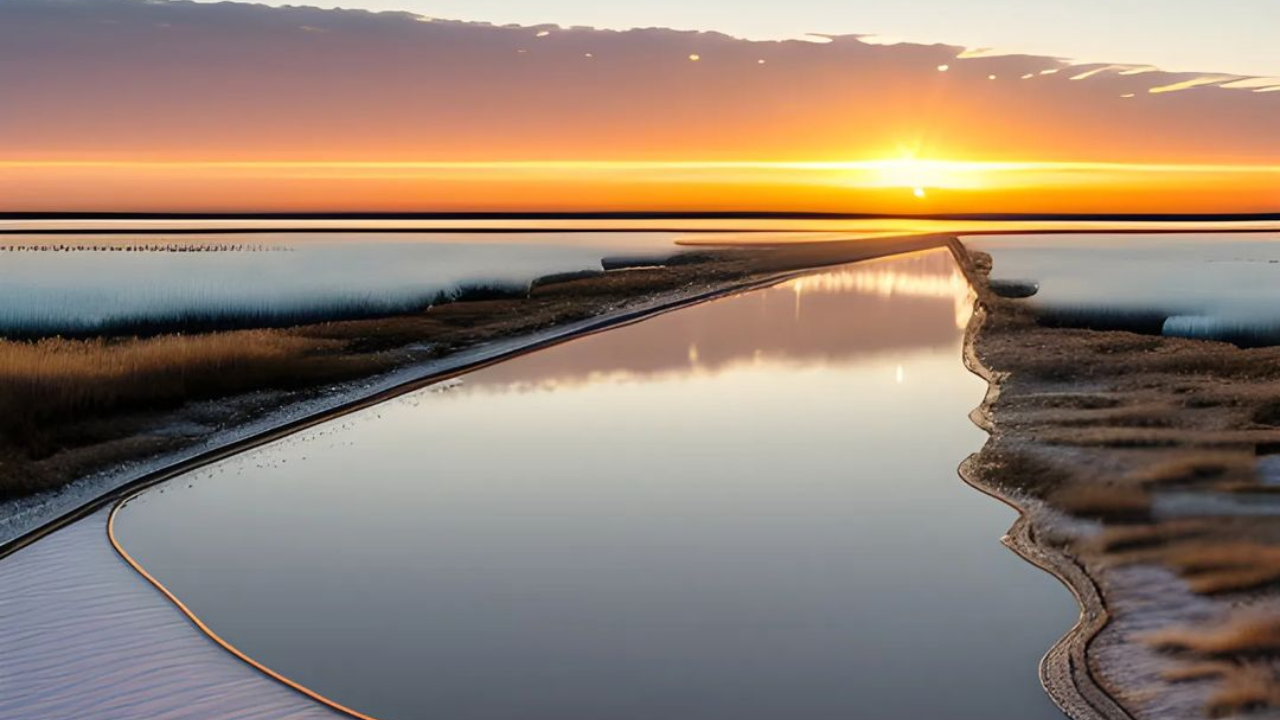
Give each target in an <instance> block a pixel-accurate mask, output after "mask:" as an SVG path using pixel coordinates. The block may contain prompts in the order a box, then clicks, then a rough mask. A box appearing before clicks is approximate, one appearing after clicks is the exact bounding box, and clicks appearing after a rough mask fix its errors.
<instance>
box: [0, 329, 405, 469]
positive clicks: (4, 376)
mask: <svg viewBox="0 0 1280 720" xmlns="http://www.w3.org/2000/svg"><path fill="white" fill-rule="evenodd" d="M343 350H344V344H343V343H342V342H340V341H335V340H323V339H315V338H307V337H302V336H297V335H293V334H290V333H287V332H279V331H269V330H248V331H238V332H228V333H217V334H211V335H195V336H181V335H178V336H168V337H160V338H152V339H145V340H139V339H125V340H102V339H98V340H64V339H56V338H55V339H48V340H41V341H37V342H12V341H0V432H3V437H4V439H5V440H6V441H7V442H8V444H11V445H17V446H20V447H21V448H22V449H23V450H24V452H25V453H26V455H27V456H29V457H37V458H38V457H41V456H43V455H46V454H48V453H50V452H53V451H55V450H56V449H58V446H59V445H60V439H59V437H58V436H59V435H60V430H62V429H64V427H63V426H64V424H66V423H75V422H82V421H84V420H86V419H93V418H101V417H106V416H111V415H114V414H118V413H122V412H136V411H140V410H148V409H158V408H169V407H174V406H176V405H180V404H182V403H183V402H186V401H189V400H194V399H201V398H210V397H220V396H224V395H230V394H234V393H237V392H245V391H248V390H255V389H263V388H289V387H299V386H303V385H307V384H312V383H316V382H326V381H332V380H335V379H338V378H343V377H351V376H355V375H358V374H362V373H368V372H371V371H373V370H376V369H378V368H379V367H380V366H381V364H382V363H381V361H380V359H379V358H378V357H377V356H362V355H356V356H349V355H343V354H342V351H343Z"/></svg>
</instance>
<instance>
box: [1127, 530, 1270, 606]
mask: <svg viewBox="0 0 1280 720" xmlns="http://www.w3.org/2000/svg"><path fill="white" fill-rule="evenodd" d="M1150 559H1154V560H1157V561H1159V562H1162V563H1164V564H1165V565H1168V566H1169V567H1172V568H1173V569H1174V570H1176V571H1177V572H1178V574H1179V575H1181V576H1182V578H1183V579H1184V580H1186V582H1187V585H1188V586H1189V587H1190V588H1191V590H1192V591H1194V592H1197V593H1200V594H1204V595H1215V594H1221V593H1228V592H1241V591H1244V590H1253V589H1256V588H1260V587H1264V586H1267V585H1271V584H1274V583H1276V582H1280V547H1277V546H1275V545H1268V544H1264V543H1259V542H1253V541H1248V540H1241V541H1225V542H1209V541H1202V542H1199V541H1192V542H1185V543H1177V544H1174V545H1170V546H1169V547H1166V548H1162V549H1160V550H1158V551H1156V552H1155V553H1154V555H1153V556H1152V557H1151V558H1150Z"/></svg>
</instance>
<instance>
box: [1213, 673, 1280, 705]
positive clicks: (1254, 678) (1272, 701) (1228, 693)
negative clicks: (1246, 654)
mask: <svg viewBox="0 0 1280 720" xmlns="http://www.w3.org/2000/svg"><path fill="white" fill-rule="evenodd" d="M1276 707H1280V683H1277V682H1276V673H1275V670H1274V669H1272V668H1271V667H1269V666H1267V665H1245V666H1243V667H1240V668H1238V669H1237V670H1235V671H1233V672H1231V673H1229V674H1228V675H1227V676H1226V677H1224V678H1223V679H1222V681H1221V684H1220V685H1219V687H1218V689H1217V690H1216V691H1215V692H1214V693H1213V695H1212V696H1211V697H1210V698H1209V705H1208V707H1207V708H1205V710H1206V712H1208V714H1209V717H1215V718H1221V717H1230V716H1232V715H1243V714H1246V713H1253V712H1258V711H1261V710H1268V709H1271V708H1276Z"/></svg>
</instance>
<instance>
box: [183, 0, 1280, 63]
mask: <svg viewBox="0 0 1280 720" xmlns="http://www.w3.org/2000/svg"><path fill="white" fill-rule="evenodd" d="M205 1H209V2H213V1H217V0H205ZM266 4H268V5H275V6H280V5H298V4H306V5H314V6H317V7H345V8H363V9H367V10H401V11H407V12H413V13H418V14H421V15H426V16H429V17H439V18H448V19H454V20H479V21H485V22H491V23H496V24H505V23H516V24H520V25H537V24H542V23H556V24H560V25H564V26H572V25H585V26H591V27H597V28H609V29H614V30H626V29H630V28H637V27H641V28H643V27H666V28H674V29H678V30H715V31H719V32H723V33H727V34H729V35H734V36H736V37H743V38H749V39H769V40H776V39H783V38H791V37H798V36H801V35H804V34H806V33H825V34H833V35H851V34H862V35H876V36H880V37H882V38H885V39H894V40H906V41H911V42H918V43H926V44H927V43H935V42H945V43H948V44H953V45H964V46H966V47H969V48H993V49H995V50H998V51H1005V52H1017V53H1029V54H1036V55H1051V56H1055V57H1064V58H1072V59H1077V60H1080V61H1083V62H1106V63H1131V64H1139V63H1149V64H1153V65H1156V66H1159V67H1161V68H1163V69H1165V70H1174V71H1204V72H1208V71H1213V72H1224V73H1236V74H1240V75H1271V76H1276V77H1280V47H1277V45H1276V43H1275V39H1274V33H1273V32H1267V31H1264V28H1270V29H1274V28H1280V2H1276V1H1275V0H1122V1H1117V0H964V1H963V2H958V1H957V0H893V1H890V0H786V1H785V2H783V1H782V0H633V1H631V2H610V1H609V0H339V1H337V2H325V1H314V0H313V1H311V2H303V0H284V1H275V2H268V3H266Z"/></svg>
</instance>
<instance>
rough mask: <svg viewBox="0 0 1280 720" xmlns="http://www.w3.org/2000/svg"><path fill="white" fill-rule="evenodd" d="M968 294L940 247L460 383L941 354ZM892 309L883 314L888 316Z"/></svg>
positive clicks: (705, 371)
mask: <svg viewBox="0 0 1280 720" xmlns="http://www.w3.org/2000/svg"><path fill="white" fill-rule="evenodd" d="M969 293H970V289H969V286H968V284H967V283H966V282H965V280H964V276H963V275H962V274H961V273H960V272H959V270H958V268H957V267H956V265H955V261H954V260H953V259H952V257H951V254H950V252H949V251H947V250H941V249H940V250H927V251H923V252H918V253H910V254H904V255H896V256H893V257H890V258H884V259H881V260H869V261H863V262H859V263H856V264H852V265H848V266H844V267H841V268H836V269H832V270H824V271H820V272H815V273H813V274H810V275H805V276H803V277H801V278H797V279H794V280H790V281H787V282H784V283H781V284H778V285H775V286H773V287H770V288H766V289H763V290H754V291H751V292H750V293H747V294H744V295H741V296H738V297H737V298H736V301H735V302H711V303H706V304H704V305H700V306H699V307H698V312H692V313H685V312H674V313H669V314H666V315H661V316H659V317H656V318H653V319H650V320H646V321H645V322H642V323H639V324H636V325H632V326H630V327H628V328H627V330H626V332H617V333H605V334H602V335H596V336H589V337H586V338H582V339H579V340H575V341H573V342H572V343H569V344H568V345H566V346H564V347H563V348H561V349H558V350H557V351H555V352H542V353H534V354H532V355H527V356H524V357H522V358H521V359H520V362H519V363H504V364H499V365H495V366H492V367H489V368H486V369H484V370H482V371H479V372H476V373H472V374H471V375H468V376H466V377H465V378H464V380H465V383H466V386H467V387H468V388H470V389H471V390H480V389H483V390H487V391H494V392H510V391H529V390H545V389H550V388H555V387H566V386H569V387H572V386H578V385H582V384H586V383H590V382H596V381H601V380H606V379H608V380H614V381H631V380H641V379H646V378H648V379H652V378H668V377H670V378H679V377H683V376H688V375H689V374H694V375H717V374H720V373H723V372H727V371H729V370H732V369H735V368H741V367H744V366H745V367H750V366H756V365H762V364H770V365H771V366H788V367H820V366H828V365H843V364H847V363H851V362H856V361H859V360H861V359H865V358H868V357H879V356H893V355H900V354H901V353H903V352H905V351H913V350H921V349H927V348H940V347H951V346H953V345H954V343H955V342H956V337H957V333H956V330H957V328H958V327H959V328H963V327H964V326H965V325H966V324H967V322H968V315H967V313H968V312H969V311H970V309H971V308H972V297H971V296H970V294H969ZM890 310H892V312H890Z"/></svg>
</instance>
